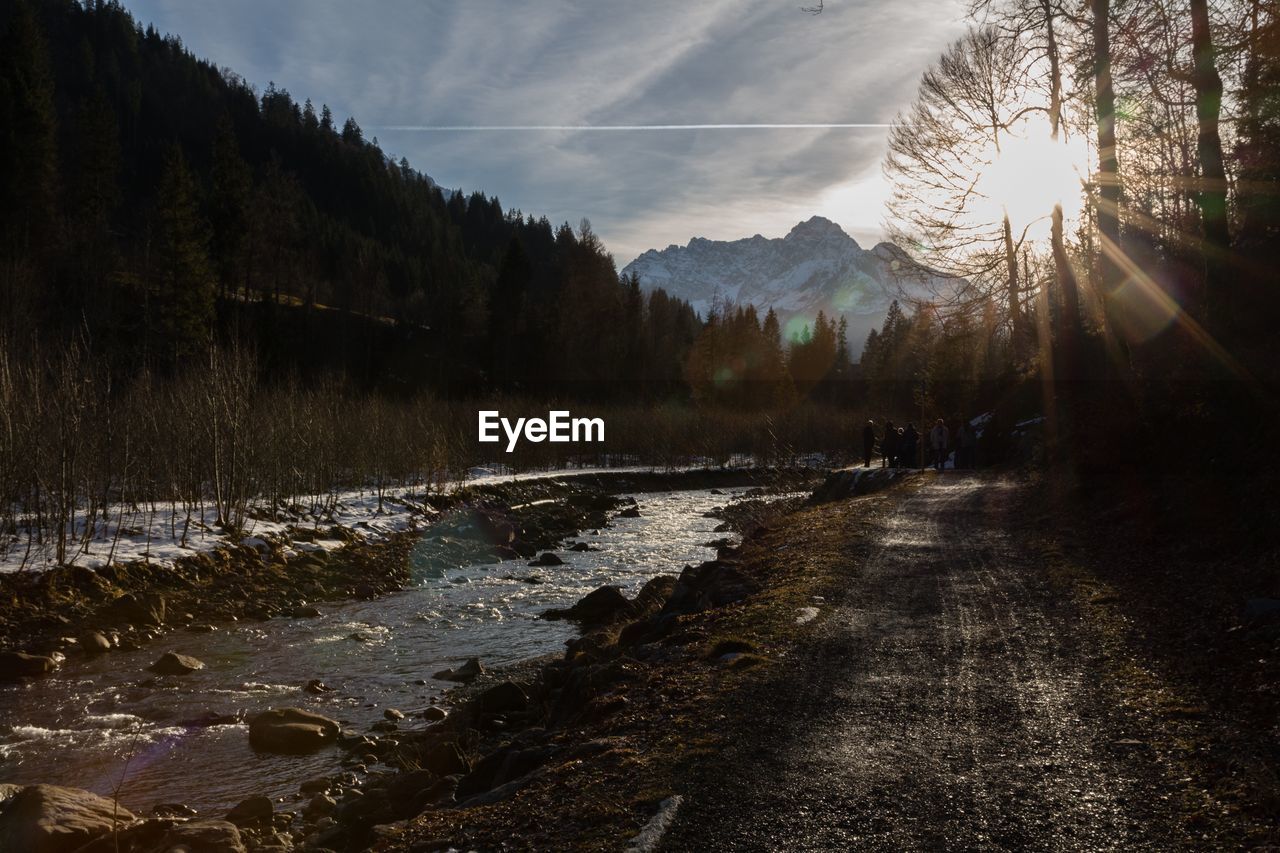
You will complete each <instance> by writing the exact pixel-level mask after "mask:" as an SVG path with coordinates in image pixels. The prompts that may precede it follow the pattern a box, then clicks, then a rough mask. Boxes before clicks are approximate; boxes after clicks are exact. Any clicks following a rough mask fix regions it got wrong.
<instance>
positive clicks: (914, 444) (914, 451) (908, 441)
mask: <svg viewBox="0 0 1280 853" xmlns="http://www.w3.org/2000/svg"><path fill="white" fill-rule="evenodd" d="M902 458H903V459H904V460H906V464H907V467H908V468H914V467H916V464H917V463H919V461H920V433H919V432H917V431H916V425H915V424H913V423H908V424H907V431H906V432H905V433H903V441H902Z"/></svg>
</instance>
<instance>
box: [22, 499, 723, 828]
mask: <svg viewBox="0 0 1280 853" xmlns="http://www.w3.org/2000/svg"><path fill="white" fill-rule="evenodd" d="M741 491H742V490H741V489H727V490H725V491H724V494H714V493H712V492H710V491H685V492H665V493H654V494H642V495H637V496H636V499H637V501H638V503H639V505H640V511H641V517H640V518H618V519H615V520H614V521H613V523H612V526H611V527H608V528H604V529H601V530H600V531H599V532H598V534H595V535H593V533H592V531H583V533H582V535H581V536H579V537H578V539H579V540H580V541H584V542H587V543H588V544H590V545H591V546H593V547H595V548H598V549H599V550H598V551H592V552H570V551H567V550H566V551H562V552H560V555H561V557H562V558H563V559H564V561H565V565H563V566H556V567H547V568H542V567H539V568H529V567H526V566H525V565H524V563H523V562H516V561H512V562H506V563H494V562H483V563H477V564H472V565H448V564H442V563H441V561H440V558H439V553H438V552H439V551H440V550H441V549H440V548H439V547H438V546H437V545H436V543H435V537H434V535H433V532H432V531H428V533H427V534H426V535H424V537H423V539H422V540H421V541H420V542H419V545H418V546H417V548H416V550H415V552H414V556H413V563H414V568H415V571H414V584H413V585H411V587H410V588H409V589H406V590H404V591H403V592H399V593H396V594H393V595H388V596H384V597H382V598H379V599H376V600H374V601H357V602H347V603H343V604H335V605H322V606H321V610H322V616H320V617H319V618H313V619H273V620H271V621H268V622H256V623H238V624H230V625H222V626H220V627H219V629H218V630H217V631H215V632H213V633H209V634H193V633H188V632H185V631H177V632H174V633H170V634H168V635H166V636H165V637H163V638H161V639H160V640H158V641H156V642H153V643H151V644H149V645H148V646H147V647H146V648H144V649H141V650H139V651H133V652H113V653H111V654H108V655H103V656H102V657H100V658H96V659H92V660H70V661H67V663H66V664H64V666H63V668H62V669H61V670H60V671H59V672H58V673H57V674H56V675H54V676H52V677H49V678H45V679H42V680H39V681H35V682H32V683H30V684H25V685H6V686H3V687H0V782H17V783H35V782H45V783H51V784H60V785H72V786H76V787H83V788H88V789H90V790H93V791H96V792H98V793H101V794H106V795H109V794H111V792H112V791H113V790H115V789H116V787H117V786H119V790H120V793H119V796H120V801H121V803H122V804H123V805H124V806H126V807H127V808H130V809H132V810H134V811H139V812H147V811H149V810H150V809H151V808H152V807H153V806H155V805H157V804H160V803H183V804H186V805H189V806H192V807H194V808H196V809H197V810H199V811H200V812H201V813H202V814H207V815H218V814H221V813H222V812H224V811H226V810H227V809H229V808H230V807H231V806H233V805H235V804H236V803H237V802H239V801H240V800H242V799H244V798H246V797H249V796H252V795H256V794H266V795H268V796H271V797H284V798H287V800H288V801H289V802H293V801H295V800H296V798H297V797H298V785H299V783H300V782H301V781H303V780H306V779H309V778H313V777H316V776H321V775H325V774H330V773H335V772H338V771H340V770H341V769H343V768H342V765H341V763H340V761H341V759H342V757H343V755H342V753H341V752H340V751H339V750H337V749H328V750H323V751H321V752H318V753H315V754H313V755H310V756H304V757H284V756H271V755H258V754H256V753H254V752H253V751H252V750H251V749H250V747H249V737H248V732H247V726H246V725H244V724H243V723H224V724H215V725H209V724H208V723H209V721H210V719H212V718H214V717H218V716H225V715H232V714H235V713H236V712H237V711H245V712H247V714H248V716H252V715H253V714H254V713H256V712H258V711H261V710H265V709H267V708H271V707H284V706H293V707H301V708H307V709H310V710H314V711H317V712H319V713H322V714H325V715H326V716H330V717H333V718H335V719H338V720H339V721H341V722H342V723H343V724H344V725H347V726H350V727H352V728H355V729H358V730H367V729H368V727H369V726H370V725H371V724H373V723H374V722H376V721H378V720H381V719H383V711H384V710H385V709H387V708H397V709H400V710H402V711H404V712H405V713H406V714H407V715H409V719H406V720H405V721H403V723H402V724H401V727H402V728H413V727H420V726H425V722H424V721H422V720H421V719H415V718H414V715H413V714H412V712H413V711H418V710H421V709H422V708H424V707H425V706H427V705H428V704H429V703H430V701H431V699H432V698H433V697H436V698H438V697H441V695H442V693H443V691H444V690H445V689H446V688H447V687H448V685H447V684H445V683H442V682H437V681H434V680H432V679H431V674H432V673H433V672H436V671H438V670H441V669H445V668H447V667H450V666H454V665H456V664H458V663H460V662H462V661H463V660H465V659H466V658H468V657H471V656H478V657H480V658H481V660H482V661H483V662H484V663H485V665H486V666H490V667H493V666H502V665H504V664H511V663H515V662H518V661H521V660H525V659H528V658H531V657H537V656H541V655H546V654H550V653H557V652H559V651H561V650H562V649H563V645H564V642H565V640H566V639H569V638H570V637H572V636H575V634H576V630H575V628H574V627H573V626H572V625H571V624H569V623H565V622H548V621H543V620H539V619H537V618H536V617H537V615H538V614H539V613H541V612H542V611H543V610H546V609H547V608H550V607H565V606H568V605H570V604H572V603H574V602H575V601H577V600H578V599H579V598H581V597H582V596H583V595H585V594H586V593H588V592H590V591H591V590H593V589H595V588H596V587H598V586H600V585H601V584H605V583H613V584H618V585H620V586H622V587H623V589H624V591H626V592H627V594H628V595H633V594H634V593H635V592H636V590H638V589H639V587H640V586H641V585H642V584H643V583H644V582H645V581H646V580H648V579H649V578H651V577H653V576H654V575H658V574H664V573H672V574H675V573H678V572H679V571H680V569H681V568H682V567H683V566H684V565H685V564H686V563H696V562H700V561H702V560H705V559H709V558H710V557H712V556H713V555H714V552H713V550H712V549H711V548H709V547H707V544H706V543H708V542H709V541H711V540H713V539H717V538H719V537H720V536H722V535H723V534H718V533H714V532H713V531H714V528H715V527H716V525H718V524H719V521H717V520H716V519H714V518H707V517H705V516H704V513H706V512H707V511H708V510H710V509H712V508H713V507H716V506H719V505H723V504H724V503H725V502H727V501H728V500H729V498H730V496H731V495H733V494H735V493H738V492H741ZM530 575H536V576H538V577H540V578H542V579H543V581H544V582H543V583H540V584H533V583H528V582H527V581H526V580H523V578H528V577H529V576H530ZM168 650H173V651H177V652H180V653H183V654H188V655H193V656H195V657H197V658H199V659H200V660H202V661H203V662H204V663H205V665H206V668H205V669H203V670H199V671H197V672H195V673H192V674H190V675H187V676H181V677H167V678H152V677H151V674H150V673H149V672H147V667H148V666H149V665H150V664H151V663H152V662H153V661H154V660H155V659H156V658H158V657H159V656H160V654H161V653H162V652H164V651H168ZM315 678H318V679H321V680H322V681H323V682H324V683H325V684H327V685H328V686H329V687H331V688H333V691H332V692H330V693H326V694H322V695H318V696H313V695H311V694H308V693H306V692H304V691H303V690H302V685H303V684H305V683H306V682H307V681H309V680H311V679H315Z"/></svg>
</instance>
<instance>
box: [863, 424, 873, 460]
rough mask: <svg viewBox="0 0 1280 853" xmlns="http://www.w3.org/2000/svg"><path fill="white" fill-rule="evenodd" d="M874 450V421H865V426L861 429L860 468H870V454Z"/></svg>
mask: <svg viewBox="0 0 1280 853" xmlns="http://www.w3.org/2000/svg"><path fill="white" fill-rule="evenodd" d="M875 450H876V424H875V421H867V425H866V426H864V427H863V428H862V467H863V468H870V467H871V454H872V453H875Z"/></svg>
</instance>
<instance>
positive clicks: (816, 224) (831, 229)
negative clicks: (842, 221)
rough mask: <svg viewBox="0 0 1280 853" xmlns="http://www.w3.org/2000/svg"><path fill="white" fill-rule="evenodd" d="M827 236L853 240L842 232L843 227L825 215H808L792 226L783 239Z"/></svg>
mask: <svg viewBox="0 0 1280 853" xmlns="http://www.w3.org/2000/svg"><path fill="white" fill-rule="evenodd" d="M827 237H844V238H845V239H847V240H851V241H852V240H853V238H852V237H850V236H849V235H848V234H846V233H845V232H844V229H843V228H841V227H840V226H839V225H837V224H836V223H834V222H832V221H831V220H830V219H827V218H826V217H825V216H810V217H809V218H808V219H806V220H805V221H804V222H801V223H800V224H798V225H796V227H794V228H792V229H791V231H790V232H789V233H788V234H787V236H786V238H785V239H787V240H797V239H823V238H827Z"/></svg>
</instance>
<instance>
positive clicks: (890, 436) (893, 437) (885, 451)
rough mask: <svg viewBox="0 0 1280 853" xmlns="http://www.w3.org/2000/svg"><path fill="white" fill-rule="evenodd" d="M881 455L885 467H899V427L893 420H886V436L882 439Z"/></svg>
mask: <svg viewBox="0 0 1280 853" xmlns="http://www.w3.org/2000/svg"><path fill="white" fill-rule="evenodd" d="M880 457H881V458H882V459H883V460H884V467H885V468H897V467H898V428H897V427H895V426H894V425H893V421H885V424H884V438H882V439H880Z"/></svg>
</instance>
